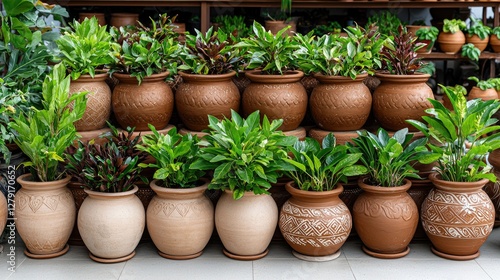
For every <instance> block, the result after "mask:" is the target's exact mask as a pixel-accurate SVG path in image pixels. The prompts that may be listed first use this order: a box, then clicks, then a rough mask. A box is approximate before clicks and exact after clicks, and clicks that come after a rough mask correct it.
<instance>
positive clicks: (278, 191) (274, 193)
mask: <svg viewBox="0 0 500 280" xmlns="http://www.w3.org/2000/svg"><path fill="white" fill-rule="evenodd" d="M290 180H291V179H290V178H288V177H286V176H283V177H281V178H278V182H276V183H272V184H271V188H270V189H269V193H270V194H271V197H272V198H273V199H274V202H276V205H277V206H278V212H279V211H281V208H282V207H283V204H285V202H287V201H288V199H289V198H290V197H291V195H290V193H289V192H287V191H286V188H285V185H286V183H288V182H289V181H290ZM273 240H280V241H283V240H285V238H284V237H283V234H281V231H280V227H279V225H278V224H276V229H275V230H274V234H273Z"/></svg>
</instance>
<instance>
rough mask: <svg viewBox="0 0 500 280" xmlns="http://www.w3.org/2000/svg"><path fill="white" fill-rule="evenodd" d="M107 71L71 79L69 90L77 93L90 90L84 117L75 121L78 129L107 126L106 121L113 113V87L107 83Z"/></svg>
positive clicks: (97, 128) (96, 128) (85, 129)
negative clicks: (92, 75)
mask: <svg viewBox="0 0 500 280" xmlns="http://www.w3.org/2000/svg"><path fill="white" fill-rule="evenodd" d="M107 77H108V74H107V73H102V74H96V75H95V76H94V78H92V77H91V76H90V75H82V76H80V77H79V78H78V79H76V80H74V81H71V82H70V84H69V92H70V93H76V92H81V91H88V92H89V93H88V94H87V107H86V109H85V113H84V114H83V117H82V118H81V119H80V120H78V121H76V122H75V128H76V130H77V131H93V130H99V129H102V128H103V127H105V126H106V121H108V120H109V116H110V115H111V89H110V88H109V86H108V84H107V83H106V78H107Z"/></svg>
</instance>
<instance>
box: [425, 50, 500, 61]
mask: <svg viewBox="0 0 500 280" xmlns="http://www.w3.org/2000/svg"><path fill="white" fill-rule="evenodd" d="M418 56H419V57H422V58H424V59H428V60H451V59H467V58H466V57H463V56H462V55H461V54H460V52H459V53H457V54H447V53H442V52H431V53H429V54H424V53H421V54H419V55H418ZM496 58H500V53H492V52H486V51H485V52H482V53H481V55H480V56H479V59H496Z"/></svg>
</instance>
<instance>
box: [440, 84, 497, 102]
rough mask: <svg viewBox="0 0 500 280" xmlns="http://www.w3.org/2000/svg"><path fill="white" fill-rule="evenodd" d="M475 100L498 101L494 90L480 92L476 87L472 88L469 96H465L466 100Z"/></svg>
mask: <svg viewBox="0 0 500 280" xmlns="http://www.w3.org/2000/svg"><path fill="white" fill-rule="evenodd" d="M446 97H448V96H446ZM476 98H480V99H482V100H484V101H487V100H495V99H498V93H497V91H496V90H495V89H494V88H489V89H486V90H482V89H480V88H478V87H472V89H471V90H470V92H469V94H468V95H467V100H472V99H476ZM447 99H448V98H447ZM448 100H449V99H448Z"/></svg>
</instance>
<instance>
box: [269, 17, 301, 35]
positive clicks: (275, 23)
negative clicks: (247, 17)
mask: <svg viewBox="0 0 500 280" xmlns="http://www.w3.org/2000/svg"><path fill="white" fill-rule="evenodd" d="M264 26H265V28H266V30H270V31H271V33H273V34H274V35H276V33H278V31H280V30H281V29H283V28H285V27H287V26H290V28H288V30H287V31H286V32H285V33H283V34H287V35H289V36H293V34H294V33H295V32H296V31H297V23H296V22H294V21H288V22H285V21H283V20H266V21H265V22H264Z"/></svg>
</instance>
